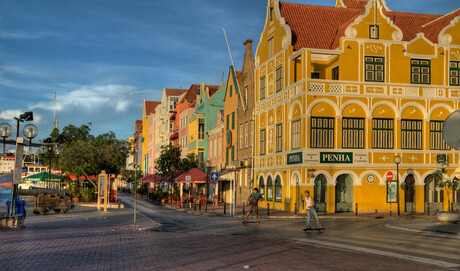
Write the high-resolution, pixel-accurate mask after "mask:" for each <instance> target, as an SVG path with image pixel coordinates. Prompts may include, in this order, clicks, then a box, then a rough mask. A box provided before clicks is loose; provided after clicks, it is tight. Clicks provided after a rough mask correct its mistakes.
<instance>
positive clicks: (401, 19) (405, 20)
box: [383, 10, 441, 42]
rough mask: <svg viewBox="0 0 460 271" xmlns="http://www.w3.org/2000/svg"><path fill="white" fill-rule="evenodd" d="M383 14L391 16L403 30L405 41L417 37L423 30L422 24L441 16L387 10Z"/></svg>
mask: <svg viewBox="0 0 460 271" xmlns="http://www.w3.org/2000/svg"><path fill="white" fill-rule="evenodd" d="M383 14H385V16H387V17H389V18H390V19H391V20H392V21H393V23H394V24H395V25H397V26H398V27H399V28H400V29H401V31H402V32H403V39H402V40H403V41H411V40H413V39H414V38H415V37H417V34H418V33H420V32H422V26H423V25H424V24H426V23H429V22H431V21H433V20H436V19H437V18H439V17H441V16H440V15H432V14H420V13H407V12H394V11H385V10H384V11H383ZM436 40H437V37H436ZM435 42H437V41H435Z"/></svg>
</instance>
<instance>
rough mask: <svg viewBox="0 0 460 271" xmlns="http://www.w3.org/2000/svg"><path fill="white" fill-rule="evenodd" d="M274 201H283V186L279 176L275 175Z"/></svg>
mask: <svg viewBox="0 0 460 271" xmlns="http://www.w3.org/2000/svg"><path fill="white" fill-rule="evenodd" d="M275 201H276V202H282V201H283V187H282V185H281V177H280V176H276V178H275Z"/></svg>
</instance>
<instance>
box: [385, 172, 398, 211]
mask: <svg viewBox="0 0 460 271" xmlns="http://www.w3.org/2000/svg"><path fill="white" fill-rule="evenodd" d="M397 189H398V184H397V182H396V181H393V173H392V172H391V171H388V172H387V203H389V204H390V215H391V204H392V203H397V200H398V197H397V194H396V192H397Z"/></svg>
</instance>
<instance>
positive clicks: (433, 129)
mask: <svg viewBox="0 0 460 271" xmlns="http://www.w3.org/2000/svg"><path fill="white" fill-rule="evenodd" d="M443 123H444V122H443V121H439V120H432V121H430V150H450V147H449V145H447V143H446V142H445V141H444V138H443V137H442V125H443Z"/></svg>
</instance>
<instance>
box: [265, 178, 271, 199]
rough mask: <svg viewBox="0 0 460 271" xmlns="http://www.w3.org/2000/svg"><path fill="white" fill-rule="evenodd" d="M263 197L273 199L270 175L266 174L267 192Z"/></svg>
mask: <svg viewBox="0 0 460 271" xmlns="http://www.w3.org/2000/svg"><path fill="white" fill-rule="evenodd" d="M265 199H266V200H267V201H273V183H272V177H271V176H268V178H267V194H266V196H265Z"/></svg>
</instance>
